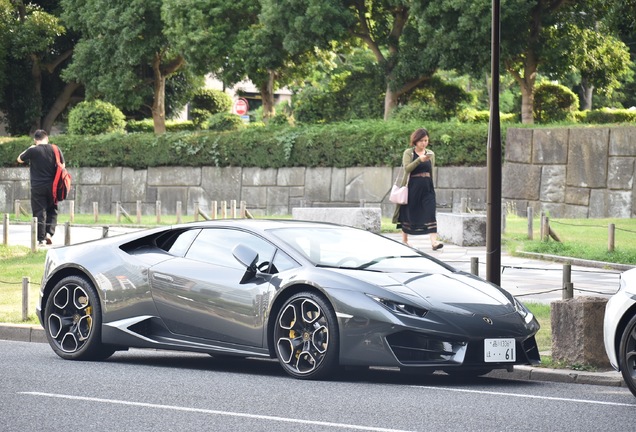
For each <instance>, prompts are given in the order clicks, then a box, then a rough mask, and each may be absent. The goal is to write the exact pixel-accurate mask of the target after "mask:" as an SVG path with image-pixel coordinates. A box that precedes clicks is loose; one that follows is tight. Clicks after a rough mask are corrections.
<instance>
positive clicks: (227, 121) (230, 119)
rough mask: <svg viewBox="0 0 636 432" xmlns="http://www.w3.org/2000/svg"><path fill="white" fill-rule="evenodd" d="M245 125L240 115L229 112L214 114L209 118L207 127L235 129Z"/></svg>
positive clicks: (221, 129)
mask: <svg viewBox="0 0 636 432" xmlns="http://www.w3.org/2000/svg"><path fill="white" fill-rule="evenodd" d="M244 126H245V124H244V123H243V119H241V117H240V116H238V115H236V114H231V113H227V112H221V113H218V114H214V115H212V116H210V117H209V118H208V120H207V128H208V129H209V130H212V131H219V132H220V131H235V130H239V129H241V128H242V127H244Z"/></svg>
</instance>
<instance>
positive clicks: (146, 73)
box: [61, 0, 186, 134]
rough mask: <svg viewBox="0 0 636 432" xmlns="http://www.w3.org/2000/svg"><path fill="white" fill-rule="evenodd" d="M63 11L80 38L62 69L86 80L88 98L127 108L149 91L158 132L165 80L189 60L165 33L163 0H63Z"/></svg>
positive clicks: (161, 130) (73, 77)
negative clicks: (171, 42) (162, 9)
mask: <svg viewBox="0 0 636 432" xmlns="http://www.w3.org/2000/svg"><path fill="white" fill-rule="evenodd" d="M61 3H62V6H63V8H64V14H63V17H64V19H65V20H66V22H68V23H70V25H71V26H72V28H74V29H76V30H77V31H78V32H80V33H81V35H82V38H81V39H80V41H79V42H78V43H77V45H76V47H75V53H74V55H73V61H72V63H71V64H70V65H69V67H68V68H67V69H66V70H65V71H64V77H65V78H66V79H68V80H77V81H79V82H82V83H84V85H85V87H86V97H87V99H89V100H91V99H103V100H105V101H108V102H111V103H113V104H114V105H116V106H118V107H119V108H121V109H123V110H134V109H138V108H139V107H141V106H142V105H143V104H144V102H145V100H147V99H148V98H149V96H151V100H152V105H151V107H150V111H151V112H152V119H153V124H154V130H155V133H157V134H161V133H164V132H165V131H166V123H165V121H166V108H165V104H166V102H165V90H166V80H167V79H168V78H169V77H170V76H171V75H173V74H175V73H176V72H178V71H179V70H182V69H183V68H184V67H185V65H186V63H185V60H184V58H183V56H181V55H180V54H179V52H178V51H175V50H174V49H173V47H172V46H171V45H170V43H169V41H168V39H167V38H166V37H165V35H164V31H165V25H164V23H163V21H162V19H161V5H162V3H163V2H162V0H127V1H122V0H116V1H111V0H61Z"/></svg>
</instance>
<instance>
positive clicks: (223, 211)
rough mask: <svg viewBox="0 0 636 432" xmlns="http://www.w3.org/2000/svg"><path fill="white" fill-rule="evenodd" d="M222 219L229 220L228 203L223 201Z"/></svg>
mask: <svg viewBox="0 0 636 432" xmlns="http://www.w3.org/2000/svg"><path fill="white" fill-rule="evenodd" d="M221 219H227V202H226V201H225V200H223V201H221Z"/></svg>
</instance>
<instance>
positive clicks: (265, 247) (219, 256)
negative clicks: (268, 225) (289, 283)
mask: <svg viewBox="0 0 636 432" xmlns="http://www.w3.org/2000/svg"><path fill="white" fill-rule="evenodd" d="M239 244H242V245H245V246H247V247H249V248H251V249H253V250H255V251H256V252H257V253H258V262H257V266H258V268H259V269H261V270H263V269H266V268H267V267H269V263H270V262H271V260H272V257H273V256H274V251H275V250H276V248H275V247H274V246H273V245H272V244H271V243H269V242H267V241H265V240H263V239H262V238H260V237H257V236H255V235H254V234H251V233H247V232H245V231H240V230H235V229H226V228H208V229H203V230H201V233H200V234H199V235H198V236H197V238H196V239H195V240H194V243H192V246H190V249H189V250H188V253H187V254H186V256H185V257H186V258H188V259H193V260H197V261H202V262H207V263H210V264H215V265H220V266H224V267H230V268H236V269H243V268H244V267H243V265H242V264H241V263H240V262H239V261H238V260H237V259H236V258H234V256H233V255H232V250H234V248H235V247H236V246H237V245H239Z"/></svg>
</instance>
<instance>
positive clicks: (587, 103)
mask: <svg viewBox="0 0 636 432" xmlns="http://www.w3.org/2000/svg"><path fill="white" fill-rule="evenodd" d="M593 94H594V85H593V84H590V83H589V82H588V80H587V78H583V79H581V95H582V96H583V106H582V107H581V108H582V109H583V110H584V111H586V110H591V109H592V96H593Z"/></svg>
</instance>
